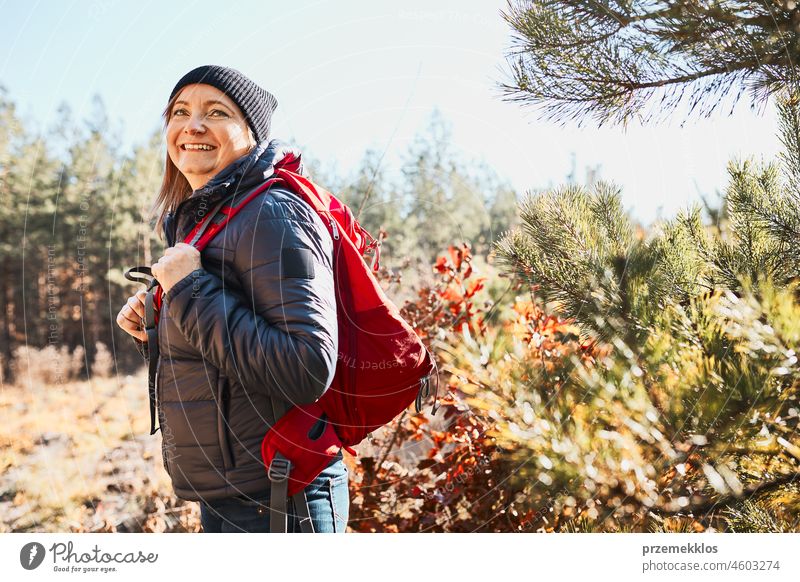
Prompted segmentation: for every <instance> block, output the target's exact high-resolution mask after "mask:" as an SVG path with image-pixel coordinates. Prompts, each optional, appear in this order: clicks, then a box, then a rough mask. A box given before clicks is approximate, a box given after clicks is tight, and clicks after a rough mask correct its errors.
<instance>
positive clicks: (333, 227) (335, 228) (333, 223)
mask: <svg viewBox="0 0 800 582" xmlns="http://www.w3.org/2000/svg"><path fill="white" fill-rule="evenodd" d="M330 219H331V230H332V231H333V238H334V240H339V227H338V226H336V219H335V218H333V216H331V217H330Z"/></svg>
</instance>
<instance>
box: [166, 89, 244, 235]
mask: <svg viewBox="0 0 800 582" xmlns="http://www.w3.org/2000/svg"><path fill="white" fill-rule="evenodd" d="M180 94H181V91H178V92H177V93H176V94H175V95H174V96H173V97H172V99H170V100H169V103H167V107H166V109H164V112H163V113H162V114H161V115H162V117H163V118H164V134H165V135H166V132H167V125H169V116H170V113H172V107H173V106H174V105H175V102H176V101H177V100H178V97H179V96H180ZM247 134H248V135H249V136H250V142H251V143H252V144H253V145H255V144H256V138H255V135H254V134H253V130H252V129H251V128H250V124H249V123H248V124H247ZM191 193H192V187H191V186H190V185H189V181H188V180H187V179H186V177H185V176H184V175H183V174H181V172H180V170H178V168H177V167H176V166H175V164H173V163H172V160H171V159H170V157H169V151H167V153H166V160H165V162H164V178H163V180H162V181H161V188H159V190H158V194H157V195H156V199H155V200H154V201H153V205H152V206H151V207H150V216H151V217H153V216H156V217H157V220H156V233H157V234H158V237H159V238H161V239H163V238H164V235H163V231H164V219H165V218H166V216H167V214H168V213H169V212H170V211H173V210H175V209H176V208H177V207H178V205H179V204H180V203H181V202H182V201H183V200H185V199H186V198H187V197H188V196H189V195H191Z"/></svg>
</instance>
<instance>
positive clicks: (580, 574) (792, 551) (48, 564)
mask: <svg viewBox="0 0 800 582" xmlns="http://www.w3.org/2000/svg"><path fill="white" fill-rule="evenodd" d="M798 550H800V534H735V535H726V534H535V533H525V534H438V535H437V534H345V535H305V536H304V535H294V536H293V535H285V534H284V535H271V534H250V535H224V534H211V535H204V534H199V535H198V534H3V535H0V572H2V573H3V579H4V580H15V581H16V580H66V579H70V580H78V579H87V578H91V579H99V580H108V581H115V582H117V581H123V580H131V581H136V582H142V581H143V580H153V579H170V580H181V581H193V580H202V581H206V580H220V581H222V582H233V581H234V580H244V579H245V577H247V579H249V578H251V577H256V579H260V580H265V581H272V580H276V579H277V578H278V577H280V578H281V579H284V580H288V581H292V582H294V581H295V580H296V581H302V582H305V581H307V580H320V581H324V582H334V581H338V580H343V581H348V582H353V581H356V580H358V581H360V580H368V581H372V580H375V581H377V582H389V581H394V580H404V581H416V580H422V581H424V582H427V581H428V580H440V581H444V580H449V579H453V578H454V576H463V577H464V578H463V579H464V580H478V579H482V580H486V581H487V582H493V581H505V580H508V579H511V578H512V577H513V578H514V579H520V580H546V579H551V577H556V576H557V577H558V579H563V578H564V577H565V576H566V577H567V578H569V579H571V580H588V581H594V580H598V581H600V580H612V579H613V580H615V581H617V580H647V579H661V580H665V579H673V578H674V579H677V578H686V579H691V580H738V579H741V580H744V579H745V578H746V579H747V580H748V582H749V581H752V580H774V581H778V580H792V581H796V580H800V556H798V553H799V552H798ZM156 577H157V578H156ZM165 577H168V578H165ZM479 577H480V578H479Z"/></svg>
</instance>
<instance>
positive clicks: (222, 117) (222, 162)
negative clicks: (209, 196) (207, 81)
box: [167, 84, 255, 190]
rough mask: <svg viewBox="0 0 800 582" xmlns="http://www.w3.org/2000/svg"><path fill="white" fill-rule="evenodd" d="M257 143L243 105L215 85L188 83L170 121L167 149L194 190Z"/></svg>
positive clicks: (173, 108)
mask: <svg viewBox="0 0 800 582" xmlns="http://www.w3.org/2000/svg"><path fill="white" fill-rule="evenodd" d="M254 145H255V144H254V143H253V142H252V141H251V137H250V135H249V133H248V126H247V122H246V121H245V119H244V115H242V112H241V111H240V110H239V107H237V105H236V104H235V103H234V102H233V101H232V100H231V99H229V98H228V97H226V96H225V94H224V93H223V92H222V91H220V90H219V89H217V88H216V87H212V86H211V85H203V84H194V85H187V86H186V87H184V88H183V89H182V90H181V92H180V93H178V95H177V99H176V101H175V104H174V105H173V107H172V111H170V112H169V120H168V121H167V153H168V154H169V157H170V159H171V160H172V163H173V164H175V166H176V167H177V168H178V170H179V171H180V172H181V174H183V175H184V176H185V177H186V180H187V181H188V182H189V185H190V186H191V187H192V189H193V190H197V189H198V188H201V187H202V186H204V185H205V184H206V182H208V181H209V180H210V179H211V178H212V177H214V175H216V174H217V173H218V172H219V171H220V170H222V169H223V168H224V167H225V166H227V165H228V164H230V163H231V162H233V161H234V160H236V159H238V158H240V157H242V156H243V155H244V154H246V153H247V152H248V151H250V149H251V148H252V147H253V146H254Z"/></svg>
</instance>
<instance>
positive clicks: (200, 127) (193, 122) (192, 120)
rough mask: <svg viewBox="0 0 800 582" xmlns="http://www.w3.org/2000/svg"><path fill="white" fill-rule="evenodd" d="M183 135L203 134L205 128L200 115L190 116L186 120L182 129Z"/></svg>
mask: <svg viewBox="0 0 800 582" xmlns="http://www.w3.org/2000/svg"><path fill="white" fill-rule="evenodd" d="M183 131H184V132H185V133H188V134H189V135H195V134H198V133H205V131H206V126H205V125H204V124H203V117H202V116H201V115H192V116H191V117H189V119H188V120H186V126H185V127H184V128H183Z"/></svg>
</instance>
